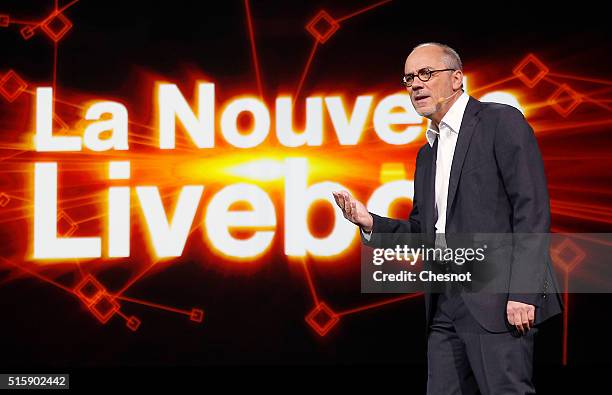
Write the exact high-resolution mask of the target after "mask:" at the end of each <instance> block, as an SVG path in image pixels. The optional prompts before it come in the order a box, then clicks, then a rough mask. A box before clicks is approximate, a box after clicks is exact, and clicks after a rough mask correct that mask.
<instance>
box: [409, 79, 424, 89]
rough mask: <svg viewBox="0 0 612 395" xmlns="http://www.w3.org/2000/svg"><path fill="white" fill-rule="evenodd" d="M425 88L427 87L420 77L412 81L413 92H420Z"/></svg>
mask: <svg viewBox="0 0 612 395" xmlns="http://www.w3.org/2000/svg"><path fill="white" fill-rule="evenodd" d="M424 87H425V85H423V81H421V80H420V79H419V78H418V77H415V78H414V80H412V90H415V91H419V90H421V89H423V88H424Z"/></svg>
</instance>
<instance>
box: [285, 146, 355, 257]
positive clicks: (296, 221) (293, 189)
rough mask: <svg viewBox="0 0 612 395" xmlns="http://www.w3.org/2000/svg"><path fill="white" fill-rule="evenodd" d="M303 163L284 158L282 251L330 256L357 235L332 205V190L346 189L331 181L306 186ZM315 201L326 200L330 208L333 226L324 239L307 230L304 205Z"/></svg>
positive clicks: (304, 160)
mask: <svg viewBox="0 0 612 395" xmlns="http://www.w3.org/2000/svg"><path fill="white" fill-rule="evenodd" d="M307 165H308V164H307V162H306V159H304V158H294V159H287V160H286V169H287V173H286V179H285V254H287V255H291V256H304V255H306V252H309V253H311V254H313V255H316V256H332V255H336V254H339V253H341V252H342V251H344V250H345V249H346V248H348V246H349V245H350V244H351V242H352V241H353V239H354V238H355V236H356V235H357V227H356V226H355V225H353V224H352V223H350V222H349V221H347V220H345V219H344V217H343V215H342V210H340V208H339V207H338V206H337V205H336V204H335V202H334V200H333V195H332V191H337V190H341V189H347V188H346V187H344V186H342V185H340V184H338V183H335V182H320V183H318V184H314V185H311V186H309V187H308V186H307V175H308V169H307ZM316 200H326V201H327V202H328V203H329V204H331V206H332V207H333V208H334V214H335V218H334V228H333V229H332V231H331V233H330V234H329V236H327V237H325V238H320V239H318V238H314V237H313V236H312V235H311V234H310V231H309V230H308V219H307V218H306V216H307V214H308V208H309V207H310V206H311V205H312V203H313V202H314V201H316Z"/></svg>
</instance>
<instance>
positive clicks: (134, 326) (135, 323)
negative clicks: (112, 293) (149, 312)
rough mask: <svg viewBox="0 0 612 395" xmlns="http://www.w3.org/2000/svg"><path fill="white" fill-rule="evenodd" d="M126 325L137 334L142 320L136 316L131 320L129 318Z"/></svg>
mask: <svg viewBox="0 0 612 395" xmlns="http://www.w3.org/2000/svg"><path fill="white" fill-rule="evenodd" d="M125 325H126V326H127V327H128V328H130V329H131V330H132V331H134V332H136V330H138V327H139V326H140V320H139V319H138V318H136V317H134V316H131V317H130V318H128V320H127V322H126V323H125Z"/></svg>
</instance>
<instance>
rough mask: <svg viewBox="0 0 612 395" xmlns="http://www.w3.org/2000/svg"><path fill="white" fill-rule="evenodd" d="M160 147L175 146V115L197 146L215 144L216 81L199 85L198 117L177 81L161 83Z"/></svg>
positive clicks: (209, 146)
mask: <svg viewBox="0 0 612 395" xmlns="http://www.w3.org/2000/svg"><path fill="white" fill-rule="evenodd" d="M158 101H159V109H158V111H159V148H161V149H173V148H174V145H175V141H174V140H175V132H176V124H175V120H176V117H178V118H179V120H180V121H181V122H182V124H183V126H184V127H185V130H186V131H187V133H188V134H189V136H190V137H191V140H192V141H193V142H194V143H195V145H196V146H197V147H198V148H211V147H214V146H215V84H208V83H206V84H205V83H201V84H198V115H197V116H196V115H195V114H194V113H193V111H192V110H191V107H189V104H188V103H187V102H186V101H185V98H184V97H183V95H182V94H181V92H180V91H179V89H178V88H177V86H176V85H174V84H160V85H159V99H158Z"/></svg>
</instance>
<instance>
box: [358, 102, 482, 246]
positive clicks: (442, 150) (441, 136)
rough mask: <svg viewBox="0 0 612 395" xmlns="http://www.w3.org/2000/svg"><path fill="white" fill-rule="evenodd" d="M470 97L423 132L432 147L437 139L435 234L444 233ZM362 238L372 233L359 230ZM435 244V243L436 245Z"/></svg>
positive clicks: (458, 103)
mask: <svg viewBox="0 0 612 395" xmlns="http://www.w3.org/2000/svg"><path fill="white" fill-rule="evenodd" d="M469 99H470V97H469V96H468V95H467V94H466V93H465V92H463V93H461V96H459V98H458V99H457V100H456V101H455V102H454V103H453V105H452V106H451V107H450V108H449V109H448V111H447V112H446V114H445V115H444V117H442V120H441V121H440V124H439V125H438V126H437V127H436V125H435V124H433V123H432V122H431V121H430V122H429V125H428V127H427V131H426V132H425V137H426V139H427V142H428V143H429V145H430V146H431V147H433V145H434V143H435V141H436V138H438V150H437V154H436V186H435V188H436V189H435V199H436V202H435V207H436V212H437V216H438V219H437V220H436V225H435V226H436V233H445V231H446V206H447V203H448V184H449V181H450V172H451V165H452V163H453V156H454V154H455V146H456V145H457V138H458V137H459V130H460V129H461V121H462V120H463V113H464V112H465V108H466V107H467V104H468V101H469ZM361 234H362V235H363V237H364V238H365V239H366V240H367V241H369V240H370V238H371V236H372V233H371V232H370V233H366V232H364V231H363V229H362V230H361ZM436 244H437V243H436Z"/></svg>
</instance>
